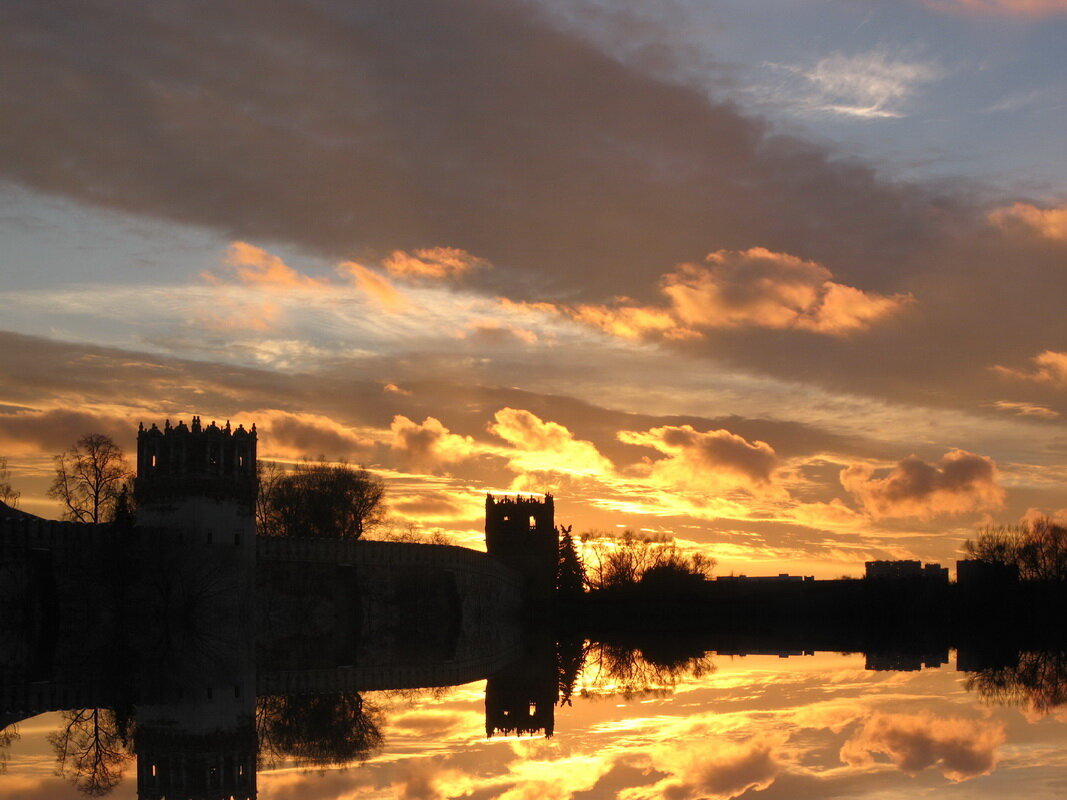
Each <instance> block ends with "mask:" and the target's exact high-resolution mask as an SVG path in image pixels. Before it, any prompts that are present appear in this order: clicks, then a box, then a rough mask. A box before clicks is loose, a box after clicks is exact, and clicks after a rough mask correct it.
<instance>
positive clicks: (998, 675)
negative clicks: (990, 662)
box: [965, 651, 1067, 714]
mask: <svg viewBox="0 0 1067 800" xmlns="http://www.w3.org/2000/svg"><path fill="white" fill-rule="evenodd" d="M965 685H966V688H967V691H969V692H975V693H977V694H978V696H979V697H980V698H982V700H984V701H985V702H987V703H991V704H995V705H1013V706H1026V707H1028V708H1030V709H1031V710H1033V711H1036V712H1038V713H1040V714H1048V713H1050V712H1051V711H1053V710H1055V709H1056V708H1059V707H1060V706H1062V705H1064V704H1065V703H1067V653H1065V652H1062V651H1031V652H1023V653H1020V654H1019V659H1018V662H1017V663H1016V664H1013V665H1011V666H1007V667H995V668H991V669H984V670H981V671H979V672H976V673H974V674H973V675H971V676H970V677H968V678H967V682H966V684H965Z"/></svg>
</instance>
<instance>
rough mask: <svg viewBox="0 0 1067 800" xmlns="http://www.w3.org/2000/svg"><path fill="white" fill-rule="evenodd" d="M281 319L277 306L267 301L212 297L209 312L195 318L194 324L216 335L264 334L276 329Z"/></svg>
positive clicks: (281, 315)
mask: <svg viewBox="0 0 1067 800" xmlns="http://www.w3.org/2000/svg"><path fill="white" fill-rule="evenodd" d="M283 317H284V314H282V310H281V308H280V307H279V306H278V304H277V303H273V302H271V301H269V300H266V301H263V302H242V301H240V300H237V299H235V298H233V297H214V298H212V299H211V304H210V307H209V310H206V311H205V312H204V313H202V314H201V315H199V316H198V317H196V319H195V321H194V324H195V325H196V326H198V327H200V328H203V329H204V330H209V331H214V332H216V333H232V332H235V331H254V332H257V333H264V332H266V331H269V330H272V329H274V328H275V327H277V325H278V323H279V322H280V321H281V320H282V319H283Z"/></svg>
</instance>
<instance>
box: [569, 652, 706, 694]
mask: <svg viewBox="0 0 1067 800" xmlns="http://www.w3.org/2000/svg"><path fill="white" fill-rule="evenodd" d="M714 671H715V664H714V663H713V662H712V660H711V655H710V654H709V653H707V652H705V651H704V650H702V649H693V648H691V647H687V646H686V644H685V643H684V642H678V641H675V640H673V639H672V640H667V639H664V640H655V641H645V642H640V643H636V642H635V643H630V642H619V641H611V642H593V643H591V644H590V645H589V647H588V650H587V654H586V669H585V674H586V675H587V676H588V679H589V681H588V682H589V683H590V684H592V685H593V686H599V687H602V688H606V689H608V691H607V693H608V694H618V695H622V696H623V697H624V698H626V699H631V698H633V697H641V696H648V695H653V696H663V695H667V694H670V693H671V691H672V690H673V688H674V686H675V685H676V684H677V683H678V681H679V680H681V679H683V678H686V677H694V678H700V677H703V676H705V675H710V674H711V673H713V672H714ZM596 693H597V694H601V693H604V692H603V691H598V692H596Z"/></svg>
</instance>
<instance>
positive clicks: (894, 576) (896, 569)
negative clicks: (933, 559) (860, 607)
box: [864, 560, 948, 584]
mask: <svg viewBox="0 0 1067 800" xmlns="http://www.w3.org/2000/svg"><path fill="white" fill-rule="evenodd" d="M865 567H866V572H865V574H864V577H865V578H866V579H867V580H869V581H925V582H929V583H932V584H947V583H948V567H942V566H941V565H940V564H923V563H922V562H921V561H907V560H901V561H868V562H867V563H866V564H865Z"/></svg>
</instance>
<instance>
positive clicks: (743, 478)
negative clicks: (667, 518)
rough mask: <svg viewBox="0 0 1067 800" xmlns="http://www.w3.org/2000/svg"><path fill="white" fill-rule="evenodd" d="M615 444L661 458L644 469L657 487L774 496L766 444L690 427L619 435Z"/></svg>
mask: <svg viewBox="0 0 1067 800" xmlns="http://www.w3.org/2000/svg"><path fill="white" fill-rule="evenodd" d="M618 439H619V441H621V442H625V443H626V444H635V445H641V446H644V447H651V448H653V449H655V450H658V451H659V452H660V453H662V454H664V455H665V456H667V457H666V458H662V459H659V460H658V461H652V462H648V463H647V466H646V469H647V473H648V477H649V478H650V479H651V480H652V481H653V482H654V483H656V484H658V485H660V486H665V487H671V488H682V489H686V490H689V491H697V492H702V493H707V492H713V491H723V490H730V489H744V490H747V491H749V492H753V493H761V494H767V493H780V490H779V489H778V488H777V487H774V486H773V485H772V476H773V473H774V470H775V469H776V468H777V466H778V456H777V454H776V453H775V452H774V448H773V447H771V446H770V445H769V444H767V443H766V442H760V441H756V442H749V441H748V440H747V439H745V438H744V437H742V436H738V435H737V434H735V433H730V431H727V430H715V431H706V432H702V431H698V430H696V429H695V428H693V427H692V426H691V425H681V426H675V425H665V426H663V427H661V428H652V429H651V430H648V431H619V433H618Z"/></svg>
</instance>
